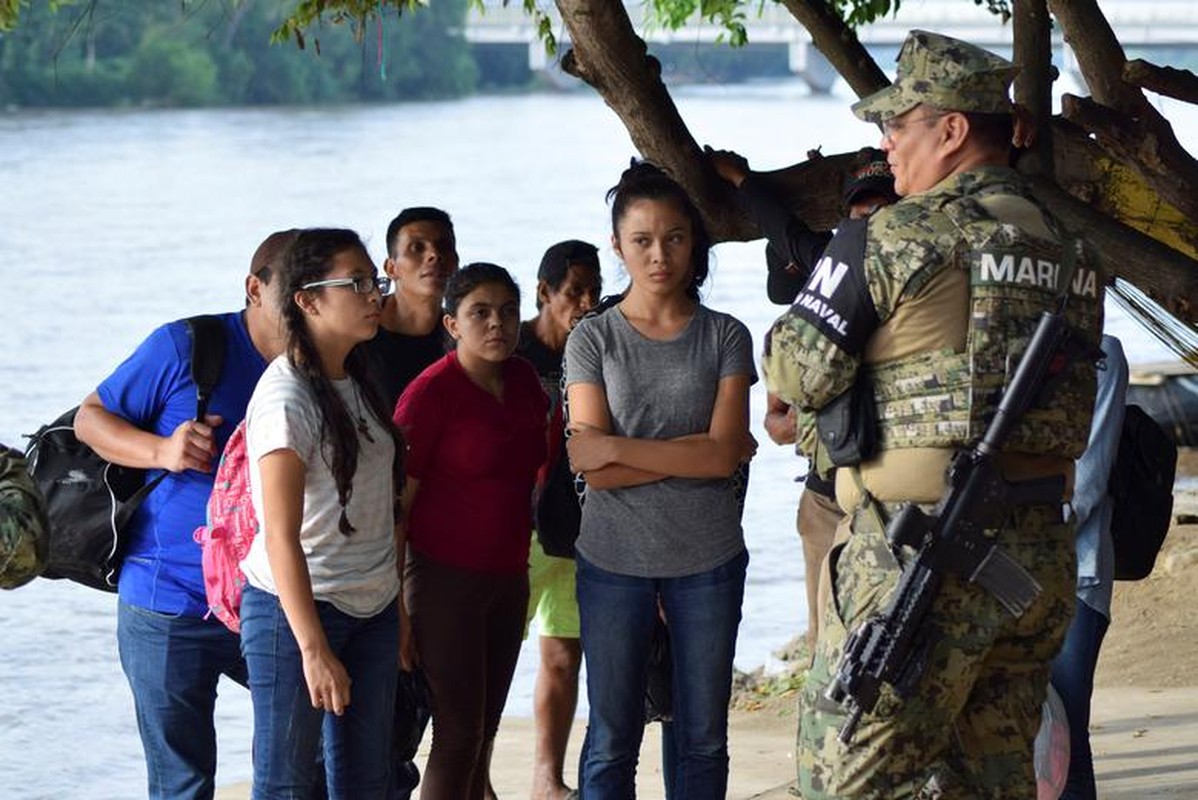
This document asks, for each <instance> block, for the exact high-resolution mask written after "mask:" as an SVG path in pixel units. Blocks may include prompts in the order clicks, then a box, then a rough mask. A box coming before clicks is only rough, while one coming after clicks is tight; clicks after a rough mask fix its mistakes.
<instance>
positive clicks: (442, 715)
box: [404, 552, 528, 800]
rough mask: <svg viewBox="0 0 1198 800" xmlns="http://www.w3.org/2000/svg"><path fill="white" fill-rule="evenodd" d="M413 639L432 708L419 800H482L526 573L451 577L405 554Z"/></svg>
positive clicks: (516, 643) (519, 632)
mask: <svg viewBox="0 0 1198 800" xmlns="http://www.w3.org/2000/svg"><path fill="white" fill-rule="evenodd" d="M404 591H405V598H406V600H407V604H408V609H409V610H410V612H411V615H412V633H413V635H414V636H415V638H416V649H417V653H418V655H419V657H420V663H421V665H422V666H423V667H424V674H425V677H426V678H427V679H428V685H429V689H430V690H431V691H432V696H433V697H432V700H433V722H432V724H433V742H432V748H431V750H430V752H429V758H428V765H427V766H426V767H425V770H424V779H423V780H422V781H421V789H420V797H421V800H482V798H483V794H484V790H485V789H486V785H487V762H488V760H489V754H490V751H491V747H492V746H493V744H494V741H495V734H496V732H498V730H499V718H500V715H501V714H502V713H503V705H504V703H505V702H506V701H507V693H508V689H509V688H510V687H511V683H512V673H513V672H515V670H516V658H517V657H518V656H519V655H520V640H521V638H522V636H523V633H524V613H525V610H526V609H527V608H528V571H527V570H523V571H521V572H518V573H513V574H492V573H483V572H473V571H471V570H464V569H458V568H456V567H451V566H449V565H447V564H441V563H438V562H436V561H433V560H432V559H429V558H427V557H425V556H422V555H421V554H419V553H415V552H410V553H409V556H408V569H407V574H406V575H405V581H404Z"/></svg>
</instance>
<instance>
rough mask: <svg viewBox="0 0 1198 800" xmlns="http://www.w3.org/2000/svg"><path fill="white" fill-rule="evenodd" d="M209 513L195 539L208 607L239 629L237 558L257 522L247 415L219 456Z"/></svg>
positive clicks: (246, 549)
mask: <svg viewBox="0 0 1198 800" xmlns="http://www.w3.org/2000/svg"><path fill="white" fill-rule="evenodd" d="M207 517H208V524H207V525H201V526H200V527H198V528H196V532H195V540H196V542H198V543H199V545H200V548H201V549H202V550H203V556H202V557H201V563H202V564H203V566H204V591H205V593H206V594H207V595H208V608H209V611H210V613H212V614H215V615H216V618H217V619H219V620H220V621H221V622H223V623H225V627H227V628H228V629H229V630H231V631H233V632H234V633H240V632H241V614H240V612H241V590H242V587H243V586H245V575H243V574H242V572H241V560H242V559H243V558H245V557H246V554H247V553H249V551H250V545H251V544H253V542H254V536H256V535H257V533H258V527H259V526H258V517H257V515H256V514H255V513H254V504H253V501H252V499H251V494H250V466H249V456H248V455H247V453H246V449H245V420H242V421H241V422H240V423H239V424H238V425H237V427H236V428H234V429H233V435H232V436H230V437H229V442H228V444H226V445H225V452H224V454H223V455H222V456H221V457H220V465H219V466H218V467H217V468H216V480H215V481H214V483H213V485H212V496H211V497H209V498H208V515H207Z"/></svg>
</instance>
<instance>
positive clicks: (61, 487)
mask: <svg viewBox="0 0 1198 800" xmlns="http://www.w3.org/2000/svg"><path fill="white" fill-rule="evenodd" d="M186 323H187V329H188V332H189V333H190V334H191V379H192V381H194V382H195V385H196V419H203V417H204V414H206V413H207V411H208V401H209V399H210V397H211V395H212V389H213V388H214V387H215V386H216V382H217V380H218V379H219V378H220V372H221V367H222V365H223V363H224V356H225V335H224V329H223V328H222V325H221V321H220V319H219V318H218V317H214V316H199V317H191V318H189V319H187V320H186ZM78 411H79V407H78V406H76V407H75V408H72V409H71V410H70V411H67V412H66V413H65V414H63V415H62V416H60V417H59V418H58V419H56V420H54V421H53V422H51V423H50V424H49V425H45V426H43V427H42V428H41V430H39V431H38V432H37V433H35V434H33V435H32V436H30V437H29V440H30V441H29V446H28V447H27V448H26V450H25V459H26V461H27V462H28V468H29V474H30V475H31V476H32V477H33V481H34V483H36V484H37V486H38V488H39V489H40V490H41V492H42V494H43V495H44V496H45V498H46V511H47V514H48V516H49V519H50V550H49V558H48V560H47V563H46V569H45V571H44V572H43V573H42V577H44V578H67V579H69V580H73V581H75V582H76V583H82V584H83V585H84V586H90V587H92V588H93V589H101V590H103V591H106V592H115V591H116V587H117V578H118V575H119V573H120V568H121V559H122V558H123V555H124V553H123V551H124V545H125V536H124V530H125V527H126V526H127V525H128V523H129V520H130V518H131V517H132V516H133V512H135V511H137V509H138V507H139V506H140V505H141V504H142V502H143V501H144V500H145V499H146V497H147V496H148V495H149V494H150V492H152V491H153V490H154V489H155V487H157V486H158V484H159V483H161V482H162V479H163V478H165V477H166V475H167V473H166V472H163V473H162V474H160V475H159V476H158V477H156V478H155V479H154V480H152V481H150V482H149V483H146V472H145V470H142V469H135V468H132V467H123V466H120V465H119V464H113V463H112V462H110V461H106V460H105V459H103V458H102V457H100V455H99V454H97V453H96V451H95V450H92V449H91V448H90V447H88V446H87V445H86V444H84V443H83V442H81V441H79V440H78V439H77V438H76V437H75V414H76V412H78Z"/></svg>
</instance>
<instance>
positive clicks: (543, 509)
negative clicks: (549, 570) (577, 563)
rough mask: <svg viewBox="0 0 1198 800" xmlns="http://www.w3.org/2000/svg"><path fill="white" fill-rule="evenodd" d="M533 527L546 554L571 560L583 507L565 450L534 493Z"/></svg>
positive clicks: (580, 524) (580, 523)
mask: <svg viewBox="0 0 1198 800" xmlns="http://www.w3.org/2000/svg"><path fill="white" fill-rule="evenodd" d="M533 524H534V525H535V527H536V530H537V541H539V542H540V543H541V549H542V550H544V551H545V555H549V556H556V557H557V558H574V542H576V541H577V540H578V530H579V528H580V527H581V526H582V505H581V504H580V503H579V499H578V493H577V492H576V491H575V486H574V473H573V472H571V471H570V461H569V459H568V458H566V451H565V448H564V447H563V448H562V449H561V451H560V454H559V455H558V458H557V461H555V462H554V464H553V466H551V467H550V468H549V475H548V477H547V478H546V479H545V485H544V486H543V487H541V490H540V491H539V492H538V493H537V498H536V503H535V504H534V505H533Z"/></svg>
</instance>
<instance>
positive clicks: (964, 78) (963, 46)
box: [853, 31, 1019, 123]
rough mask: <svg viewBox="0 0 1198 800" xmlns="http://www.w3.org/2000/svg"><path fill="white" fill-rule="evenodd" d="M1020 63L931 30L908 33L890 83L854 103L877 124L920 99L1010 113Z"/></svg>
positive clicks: (857, 111) (952, 106) (953, 107)
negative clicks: (1013, 84) (1013, 82)
mask: <svg viewBox="0 0 1198 800" xmlns="http://www.w3.org/2000/svg"><path fill="white" fill-rule="evenodd" d="M1018 71H1019V67H1017V66H1015V65H1014V64H1012V63H1011V62H1010V61H1007V60H1006V59H1005V58H1002V57H1001V56H996V55H995V54H994V53H991V52H990V51H989V50H983V49H982V48H980V47H978V46H976V45H972V44H970V43H968V42H963V41H961V40H960V39H953V38H952V37H949V36H944V35H942V34H939V33H932V32H930V31H911V33H910V35H908V36H907V41H905V42H904V43H903V49H902V50H900V51H899V55H898V75H897V76H896V78H895V81H894V83H892V84H891V85H890V86H888V87H886V88H885V89H883V90H881V91H880V92H875V93H873V94H871V95H870V96H869V97H866V98H865V99H863V100H860V101H858V102H856V103H854V104H853V113H854V114H856V115H857V116H858V117H860V118H861V119H863V120H865V121H866V122H874V123H881V122H884V121H886V120H888V119H891V118H892V117H897V116H898V115H899V114H904V113H906V112H908V111H910V110H911V109H913V108H915V107H916V106H917V105H919V104H920V103H927V104H928V105H930V106H934V107H936V108H940V109H944V110H946V111H976V112H981V113H985V114H1003V113H1010V111H1011V108H1012V105H1011V98H1010V96H1009V94H1008V90H1009V89H1010V86H1011V81H1012V80H1013V79H1014V78H1015V73H1017V72H1018Z"/></svg>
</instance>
